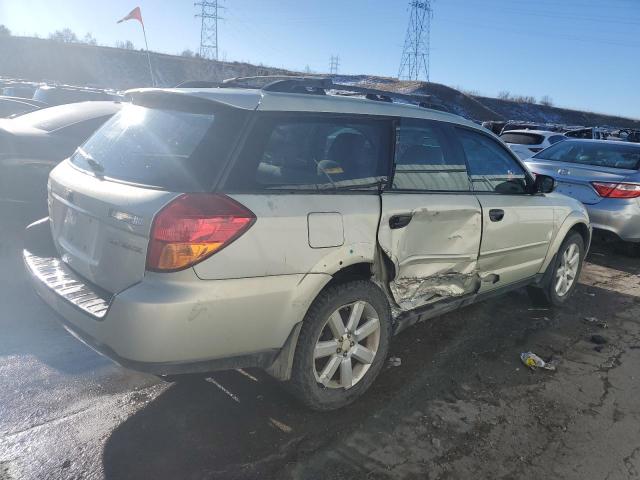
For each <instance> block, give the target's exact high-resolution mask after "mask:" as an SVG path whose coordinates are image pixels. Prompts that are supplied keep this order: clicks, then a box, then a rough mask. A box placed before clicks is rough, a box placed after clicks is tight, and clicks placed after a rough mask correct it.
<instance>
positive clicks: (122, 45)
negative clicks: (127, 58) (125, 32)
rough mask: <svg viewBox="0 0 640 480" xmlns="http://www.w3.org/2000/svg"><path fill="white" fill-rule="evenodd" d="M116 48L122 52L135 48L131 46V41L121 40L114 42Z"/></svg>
mask: <svg viewBox="0 0 640 480" xmlns="http://www.w3.org/2000/svg"><path fill="white" fill-rule="evenodd" d="M116 48H122V49H124V50H135V49H136V47H135V46H134V45H133V42H132V41H131V40H125V41H124V42H123V41H122V40H118V41H117V42H116Z"/></svg>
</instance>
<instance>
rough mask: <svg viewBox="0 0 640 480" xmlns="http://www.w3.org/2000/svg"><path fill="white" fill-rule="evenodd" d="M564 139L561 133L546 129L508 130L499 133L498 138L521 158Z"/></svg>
mask: <svg viewBox="0 0 640 480" xmlns="http://www.w3.org/2000/svg"><path fill="white" fill-rule="evenodd" d="M565 139H566V137H565V136H564V135H563V134H561V133H558V132H550V131H546V130H509V131H507V132H504V133H502V134H501V135H500V140H502V141H503V142H504V143H506V144H507V145H508V146H509V148H510V149H511V150H513V152H514V153H515V154H516V155H518V157H519V158H520V159H522V160H525V159H527V158H529V157H532V156H533V155H535V154H536V153H538V152H540V151H541V150H543V149H545V148H547V147H548V146H550V145H553V144H554V143H557V142H561V141H562V140H565Z"/></svg>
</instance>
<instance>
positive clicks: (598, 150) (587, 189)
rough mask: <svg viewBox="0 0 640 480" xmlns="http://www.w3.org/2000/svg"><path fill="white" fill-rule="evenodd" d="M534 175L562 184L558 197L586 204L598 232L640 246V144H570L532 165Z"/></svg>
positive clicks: (535, 159) (539, 156) (538, 156)
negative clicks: (606, 233)
mask: <svg viewBox="0 0 640 480" xmlns="http://www.w3.org/2000/svg"><path fill="white" fill-rule="evenodd" d="M526 164H527V166H528V167H529V169H530V170H531V172H533V173H534V174H543V175H549V176H552V177H554V178H555V179H556V181H557V187H556V191H557V192H560V193H563V194H565V195H568V196H570V197H573V198H575V199H577V200H580V201H581V202H582V203H583V204H584V205H585V206H586V207H587V211H588V212H589V217H590V219H591V225H592V226H593V228H595V229H600V230H604V231H607V232H610V233H613V234H615V235H616V236H617V237H618V238H619V239H621V240H623V241H625V242H634V243H640V172H639V170H638V169H639V168H640V144H635V143H629V142H614V141H607V140H565V141H563V142H560V143H557V144H555V145H552V146H551V147H549V148H546V149H545V150H543V151H541V152H539V153H538V154H536V155H535V156H534V157H532V158H530V159H528V160H526Z"/></svg>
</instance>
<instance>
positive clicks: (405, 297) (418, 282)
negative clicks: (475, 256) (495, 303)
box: [389, 271, 480, 311]
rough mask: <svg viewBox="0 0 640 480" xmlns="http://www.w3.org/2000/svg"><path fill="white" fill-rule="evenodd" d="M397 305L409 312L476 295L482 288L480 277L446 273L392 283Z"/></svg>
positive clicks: (475, 274) (405, 278) (402, 279)
mask: <svg viewBox="0 0 640 480" xmlns="http://www.w3.org/2000/svg"><path fill="white" fill-rule="evenodd" d="M389 286H390V288H391V292H392V293H393V296H394V299H395V300H396V303H397V304H398V306H399V307H400V309H401V310H403V311H407V310H412V309H414V308H417V307H420V306H423V305H427V304H429V303H432V302H435V301H438V300H442V299H444V298H449V297H460V296H463V295H466V294H470V293H475V292H477V291H478V289H479V288H480V276H479V275H478V273H477V272H476V271H473V272H470V273H461V272H445V273H439V274H435V275H431V276H428V277H415V276H414V277H404V278H399V279H396V280H394V281H393V282H391V283H390V285H389Z"/></svg>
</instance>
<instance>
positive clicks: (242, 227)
mask: <svg viewBox="0 0 640 480" xmlns="http://www.w3.org/2000/svg"><path fill="white" fill-rule="evenodd" d="M255 221H256V216H255V215H254V214H253V212H252V211H251V210H249V209H248V208H246V207H244V206H243V205H241V204H239V203H238V202H236V201H235V200H232V199H231V198H229V197H227V196H225V195H219V194H213V193H185V194H183V195H180V196H179V197H178V198H176V199H175V200H173V201H172V202H171V203H169V204H168V205H166V206H165V207H164V208H163V209H162V210H161V211H160V212H159V213H158V214H157V215H156V217H155V219H154V220H153V225H152V226H151V235H150V239H149V250H148V253H147V270H152V271H156V272H172V271H176V270H182V269H185V268H187V267H190V266H192V265H195V264H196V263H198V262H201V261H202V260H204V259H205V258H207V257H210V256H211V255H213V254H214V253H216V252H218V251H220V250H221V249H222V248H224V247H226V246H227V245H229V244H230V243H231V242H233V241H234V240H235V239H237V238H238V237H239V236H240V235H242V234H243V233H244V232H246V231H247V230H248V229H249V227H251V225H253V223H254V222H255Z"/></svg>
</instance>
